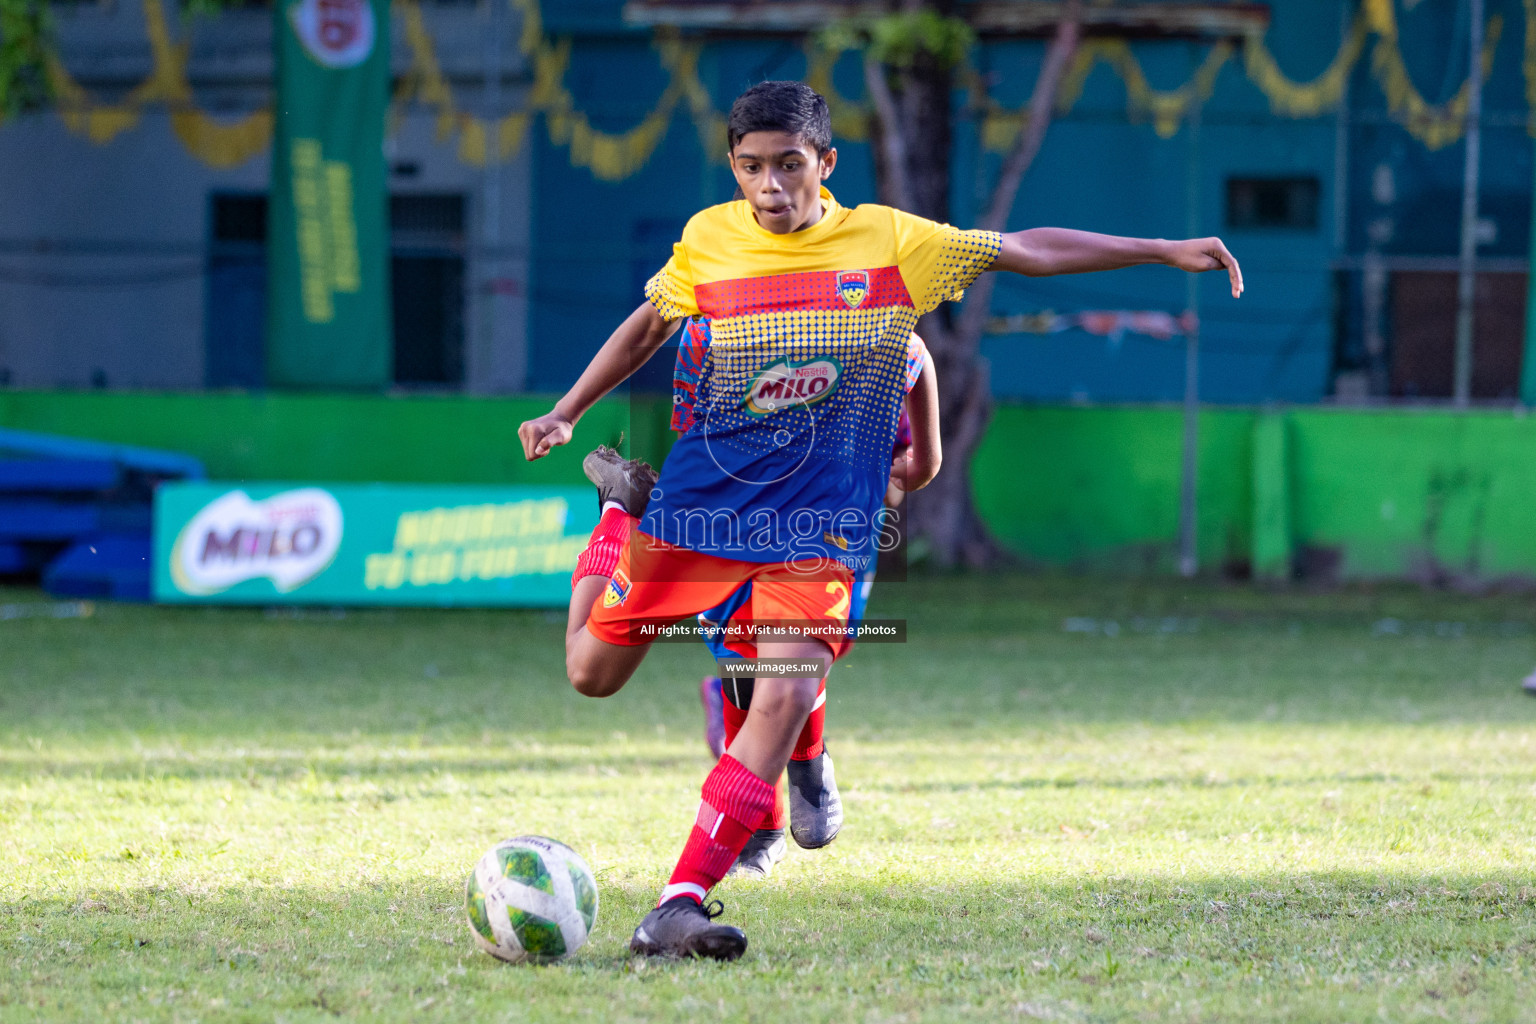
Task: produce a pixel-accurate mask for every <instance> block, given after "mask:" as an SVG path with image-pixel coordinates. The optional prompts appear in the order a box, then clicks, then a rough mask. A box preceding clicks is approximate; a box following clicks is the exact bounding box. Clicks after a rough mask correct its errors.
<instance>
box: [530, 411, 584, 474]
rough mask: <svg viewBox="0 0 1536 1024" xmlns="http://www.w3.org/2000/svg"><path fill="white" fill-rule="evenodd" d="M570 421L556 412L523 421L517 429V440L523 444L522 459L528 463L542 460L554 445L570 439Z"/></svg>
mask: <svg viewBox="0 0 1536 1024" xmlns="http://www.w3.org/2000/svg"><path fill="white" fill-rule="evenodd" d="M571 430H572V426H571V421H570V420H568V419H566V418H565V417H564V416H561V415H560V414H559V413H557V412H548V413H545V414H544V415H543V416H540V417H539V418H538V419H536V420H524V421H523V424H522V425H521V426H520V427H518V428H517V437H518V440H520V441H522V442H523V457H524V458H526V459H527V460H528V461H529V462H532V461H533V460H535V459H542V458H543V457H544V456H546V455H548V454H549V450H550V449H551V448H553V447H555V445H558V444H565V443H567V442H568V441H570V439H571Z"/></svg>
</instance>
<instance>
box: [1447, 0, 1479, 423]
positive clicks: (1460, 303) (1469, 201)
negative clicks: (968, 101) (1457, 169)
mask: <svg viewBox="0 0 1536 1024" xmlns="http://www.w3.org/2000/svg"><path fill="white" fill-rule="evenodd" d="M1471 8H1472V29H1471V31H1470V32H1469V33H1468V34H1467V35H1468V39H1469V40H1470V42H1469V44H1468V53H1470V54H1471V65H1472V66H1471V70H1470V71H1469V72H1468V76H1467V159H1466V163H1465V164H1464V165H1463V171H1462V179H1461V271H1460V274H1459V276H1458V277H1457V281H1456V377H1455V389H1454V394H1455V397H1456V404H1457V405H1459V406H1466V405H1468V404H1469V403H1470V402H1471V401H1472V322H1473V321H1472V311H1473V306H1474V305H1475V303H1476V300H1477V271H1476V261H1477V178H1478V172H1479V169H1480V168H1479V162H1480V160H1481V157H1482V142H1483V132H1482V123H1481V122H1482V118H1483V0H1471Z"/></svg>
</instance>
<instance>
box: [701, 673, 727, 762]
mask: <svg viewBox="0 0 1536 1024" xmlns="http://www.w3.org/2000/svg"><path fill="white" fill-rule="evenodd" d="M699 703H700V704H702V705H703V706H704V745H705V746H707V747H708V748H709V756H710V757H713V758H714V759H715V760H716V761H718V760H720V755H721V754H723V753H725V745H726V739H725V697H724V695H723V694H721V692H720V677H719V676H705V677H704V678H703V679H701V680H700V681H699Z"/></svg>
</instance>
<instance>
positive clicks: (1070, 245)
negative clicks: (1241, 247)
mask: <svg viewBox="0 0 1536 1024" xmlns="http://www.w3.org/2000/svg"><path fill="white" fill-rule="evenodd" d="M1143 263H1162V264H1165V265H1166V266H1170V267H1177V268H1179V269H1180V270H1187V271H1189V272H1190V273H1192V274H1200V273H1204V272H1205V271H1208V270H1223V269H1224V270H1226V272H1227V276H1228V278H1229V279H1230V280H1231V282H1232V297H1233V298H1234V299H1235V298H1237V297H1238V296H1240V295H1242V294H1243V272H1242V269H1241V268H1240V267H1238V265H1237V260H1236V259H1235V258H1233V256H1232V254H1231V253H1230V252H1228V251H1227V247H1226V246H1225V245H1223V244H1222V241H1221V239H1219V238H1188V239H1183V240H1181V241H1172V242H1170V241H1168V240H1166V239H1162V238H1122V237H1120V236H1119V235H1100V234H1096V233H1094V232H1092V231H1074V230H1071V229H1070V228H1030V229H1029V230H1027V231H1014V232H1011V233H1009V234H1005V235H1003V247H1002V249H1001V250H1000V251H999V252H998V254H997V259H996V260H994V261H993V263H992V269H993V270H1007V271H1011V272H1013V273H1015V274H1024V275H1025V276H1027V277H1049V276H1051V275H1053V274H1086V273H1090V272H1092V271H1095V270H1118V269H1120V268H1121V267H1134V266H1139V265H1141V264H1143Z"/></svg>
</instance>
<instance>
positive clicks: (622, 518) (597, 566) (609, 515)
mask: <svg viewBox="0 0 1536 1024" xmlns="http://www.w3.org/2000/svg"><path fill="white" fill-rule="evenodd" d="M639 521H640V520H638V519H636V518H635V517H634V516H632V515H630V514H629V513H628V512H625V511H624V510H623V509H621V508H610V509H609V510H608V511H606V512H604V513H603V515H602V518H601V519H599V520H598V521H597V529H595V530H593V531H592V539H591V540H589V541H587V546H586V549H585V550H583V551H582V553H581V554H580V555H578V556H577V558H576V571H575V572H573V573H572V574H571V588H572V589H575V587H576V584H577V582H578V581H579V580H581V579H582V578H583V577H586V576H612V575H613V570H614V567H615V566H617V565H618V564H619V554H620V553H621V552H622V551H623V550H624V539H625V538H626V537H628V536H629V531H630V530H631V529H633V528H634V526H635V524H636V523H638V522H639Z"/></svg>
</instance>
